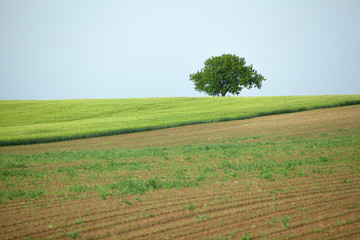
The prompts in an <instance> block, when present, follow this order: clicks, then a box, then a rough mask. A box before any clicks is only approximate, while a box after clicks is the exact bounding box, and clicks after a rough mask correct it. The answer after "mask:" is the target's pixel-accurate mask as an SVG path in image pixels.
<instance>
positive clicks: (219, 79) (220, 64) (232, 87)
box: [190, 54, 266, 96]
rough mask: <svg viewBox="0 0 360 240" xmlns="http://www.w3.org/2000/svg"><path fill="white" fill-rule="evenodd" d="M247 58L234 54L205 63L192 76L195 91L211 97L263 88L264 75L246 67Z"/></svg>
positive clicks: (210, 59) (211, 59)
mask: <svg viewBox="0 0 360 240" xmlns="http://www.w3.org/2000/svg"><path fill="white" fill-rule="evenodd" d="M245 64H246V62H245V58H239V57H238V56H236V55H232V54H223V55H221V56H218V57H211V58H209V59H207V60H206V61H205V63H204V65H205V66H204V68H202V69H201V70H200V71H197V72H196V73H193V74H190V81H193V82H194V85H195V90H196V91H199V92H205V93H207V94H209V95H210V96H219V95H221V96H225V94H226V93H231V94H236V95H238V94H239V93H240V92H241V90H242V89H243V88H247V89H250V88H253V87H257V88H259V89H260V88H261V83H262V81H265V80H266V78H264V77H263V76H262V75H260V74H258V73H257V71H256V70H255V69H253V66H252V65H250V66H245Z"/></svg>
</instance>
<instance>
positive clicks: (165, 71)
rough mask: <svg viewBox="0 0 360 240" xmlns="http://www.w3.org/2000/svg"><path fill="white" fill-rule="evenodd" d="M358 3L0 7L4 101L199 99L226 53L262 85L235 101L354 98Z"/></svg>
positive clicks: (35, 3) (17, 1)
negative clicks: (208, 68)
mask: <svg viewBox="0 0 360 240" xmlns="http://www.w3.org/2000/svg"><path fill="white" fill-rule="evenodd" d="M359 11H360V1H359V0H293V1H292V0H281V1H272V0H263V1H260V0H259V1H257V0H255V1H242V0H234V1H230V0H218V1H211V0H203V1H201V0H199V1H198V0H189V1H188V0H178V1H175V0H174V1H170V0H163V1H157V0H143V1H140V0H139V1H137V0H128V1H126V0H104V1H102V0H97V1H94V0H51V1H49V0H0V99H1V100H6V99H74V98H132V97H179V96H185V97H192V96H205V94H201V93H198V92H195V90H194V87H193V83H192V82H191V81H189V74H190V73H194V72H196V71H197V70H199V69H201V68H202V67H203V63H204V61H205V60H206V59H207V58H209V57H211V56H217V55H221V54H223V53H231V54H236V55H238V56H240V57H245V60H246V61H247V64H253V66H254V68H255V69H256V70H257V71H258V72H259V73H261V74H262V75H264V76H265V77H266V78H267V81H266V82H265V83H264V84H263V87H262V89H261V90H258V89H252V90H250V91H248V90H246V91H243V92H242V93H241V94H240V96H277V95H322V94H360V14H359Z"/></svg>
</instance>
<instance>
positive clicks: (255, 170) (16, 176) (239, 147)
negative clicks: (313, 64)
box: [0, 129, 360, 203]
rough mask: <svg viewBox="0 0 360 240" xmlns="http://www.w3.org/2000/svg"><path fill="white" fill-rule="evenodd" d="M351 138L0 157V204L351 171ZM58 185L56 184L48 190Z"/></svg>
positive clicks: (354, 148) (355, 163) (355, 141)
mask: <svg viewBox="0 0 360 240" xmlns="http://www.w3.org/2000/svg"><path fill="white" fill-rule="evenodd" d="M359 136H360V135H359V132H358V130H357V129H349V130H343V131H336V132H331V134H324V133H322V134H318V135H317V136H311V137H306V136H305V137H304V136H301V137H300V136H293V137H291V138H286V139H282V141H280V142H276V141H273V140H271V139H269V138H268V137H264V138H263V137H256V141H253V142H243V141H242V139H236V138H235V139H227V140H223V141H220V142H216V143H212V144H197V145H189V146H175V147H166V148H144V149H135V150H132V149H129V150H126V149H125V150H115V149H113V150H97V151H74V152H55V153H38V154H2V155H0V188H1V191H0V202H1V203H6V202H7V201H10V200H14V199H32V198H38V197H41V196H63V197H65V198H67V197H70V198H71V197H74V196H76V195H77V194H86V193H95V194H96V195H97V196H100V197H101V198H102V199H104V200H106V198H107V197H108V196H112V195H131V194H138V195H140V194H145V193H146V192H149V191H156V190H159V189H170V188H184V187H201V186H203V185H206V184H210V183H213V182H214V181H218V182H226V181H228V180H233V179H238V178H243V177H244V176H246V175H247V174H252V176H254V177H257V178H260V179H264V180H265V181H270V182H272V181H279V180H282V179H287V178H293V177H306V176H317V175H321V174H336V173H337V171H338V168H337V167H336V166H337V164H341V165H342V166H343V167H345V168H346V169H348V171H353V172H357V171H359V170H360V169H359V166H360V164H359V163H360V157H359V150H358V147H359V146H360V137H359ZM273 137H274V138H276V136H273ZM347 181H349V180H347ZM59 182H61V183H62V184H60V185H61V186H63V187H59V188H57V187H56V186H57V185H58V183H59ZM21 186H28V188H27V189H28V190H24V189H22V188H21ZM49 186H54V188H53V189H51V188H49ZM30 189H31V190H30ZM279 191H280V190H279Z"/></svg>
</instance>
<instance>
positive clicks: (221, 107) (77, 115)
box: [0, 95, 360, 146]
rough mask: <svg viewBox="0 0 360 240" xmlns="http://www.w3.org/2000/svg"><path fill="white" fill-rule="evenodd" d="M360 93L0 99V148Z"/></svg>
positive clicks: (269, 110) (351, 98)
mask: <svg viewBox="0 0 360 240" xmlns="http://www.w3.org/2000/svg"><path fill="white" fill-rule="evenodd" d="M359 103H360V95H332V96H330V95H328V96H288V97H229V98H216V97H215V98H212V97H208V98H149V99H96V100H56V101H55V100H52V101H0V112H1V116H0V146H4V145H16V144H31V143H41V142H52V141H60V140H69V139H79V138H86V137H96V136H106V135H114V134H121V133H128V132H136V131H145V130H153V129H159V128H166V127H171V126H181V125H188V124H194V123H204V122H214V121H224V120H233V119H245V118H250V117H255V116H263V115H270V114H278V113H284V112H296V111H301V110H308V109H316V108H323V107H333V106H342V105H348V104H359Z"/></svg>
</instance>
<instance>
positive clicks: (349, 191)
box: [0, 106, 360, 239]
mask: <svg viewBox="0 0 360 240" xmlns="http://www.w3.org/2000/svg"><path fill="white" fill-rule="evenodd" d="M348 129H351V130H354V129H355V130H357V131H358V130H359V129H360V106H347V107H341V108H331V109H321V110H313V111H307V112H301V113H294V114H285V115H277V116H267V117H261V118H256V119H249V120H243V121H232V122H223V123H213V124H202V125H195V126H185V127H178V128H173V129H164V130H159V131H152V132H144V133H134V134H127V135H120V136H111V137H103V138H96V139H85V140H75V141H68V142H59V143H49V144H39V145H28V146H13V147H2V148H0V152H2V153H3V154H6V153H33V152H45V151H46V152H56V151H64V150H65V151H69V150H84V149H85V150H90V149H113V148H115V149H131V148H133V149H136V148H144V147H158V146H161V147H167V146H177V145H189V144H197V143H211V142H217V141H223V140H224V139H232V138H236V139H238V138H241V139H242V140H241V141H244V142H246V141H250V142H251V141H280V142H281V141H287V140H288V139H291V137H293V136H297V137H298V136H304V137H306V138H311V136H312V135H314V136H315V135H319V134H327V136H328V135H331V136H332V137H334V138H336V134H337V133H338V132H341V131H343V130H348ZM254 136H262V137H261V138H260V139H257V138H256V137H254ZM355 137H356V136H355ZM359 149H360V146H351V147H350V148H349V149H348V151H349V152H354V153H355V155H354V158H357V159H358V160H357V161H359V155H357V156H356V153H359ZM338 157H339V158H341V156H338ZM279 161H280V160H279ZM65 167H66V166H65ZM359 170H360V162H359V164H358V165H355V167H354V166H352V167H349V165H347V163H346V162H341V161H339V162H338V163H335V164H331V165H324V166H321V167H318V168H317V171H319V172H321V174H317V173H316V172H314V173H313V174H308V175H307V176H302V177H296V176H293V177H290V178H283V180H282V181H270V180H267V179H261V178H259V177H258V175H257V174H255V173H248V174H243V175H239V176H237V177H236V178H234V179H229V180H227V181H224V180H217V179H215V180H214V181H213V182H210V183H208V184H205V185H200V186H197V187H187V188H176V189H174V188H172V189H160V190H154V191H150V192H147V193H146V194H143V195H119V196H108V197H107V198H106V200H104V199H102V198H100V197H99V195H98V194H97V193H95V192H94V193H89V192H84V193H77V195H76V196H75V197H73V198H71V199H67V198H63V197H61V196H51V195H45V196H43V197H39V198H35V199H30V200H28V199H27V200H24V199H15V200H11V201H8V202H6V203H3V204H2V205H1V206H0V238H1V239H52V238H54V239H63V238H68V239H75V238H78V239H360V184H359V183H360V174H359ZM154 174H155V175H159V174H160V175H161V173H154ZM104 181H106V180H105V179H104ZM66 184H67V183H66V182H65V181H64V182H63V181H62V180H61V181H59V182H58V183H57V182H52V183H51V185H52V186H49V188H56V187H62V185H66ZM17 187H19V186H17ZM20 188H26V186H21V187H20Z"/></svg>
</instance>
